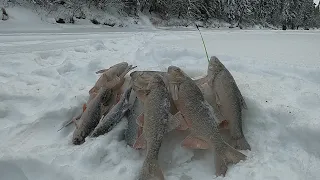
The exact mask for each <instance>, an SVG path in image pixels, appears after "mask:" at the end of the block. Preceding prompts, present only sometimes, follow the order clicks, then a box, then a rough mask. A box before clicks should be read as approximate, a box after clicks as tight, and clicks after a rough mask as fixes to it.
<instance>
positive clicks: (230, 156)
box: [215, 142, 246, 176]
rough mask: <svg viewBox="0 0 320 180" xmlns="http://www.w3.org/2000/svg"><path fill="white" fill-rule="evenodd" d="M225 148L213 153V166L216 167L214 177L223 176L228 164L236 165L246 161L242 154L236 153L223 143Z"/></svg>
mask: <svg viewBox="0 0 320 180" xmlns="http://www.w3.org/2000/svg"><path fill="white" fill-rule="evenodd" d="M224 143H225V145H226V146H227V148H226V149H225V150H223V151H220V152H216V153H215V166H216V175H217V176H220V175H222V176H225V174H226V172H227V170H228V167H227V165H228V164H230V163H231V164H236V163H238V162H240V161H241V160H245V159H246V155H244V154H242V153H241V152H239V151H237V150H236V149H234V148H233V147H231V146H230V145H229V144H227V143H226V142H224Z"/></svg>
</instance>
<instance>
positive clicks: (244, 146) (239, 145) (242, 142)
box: [231, 137, 251, 151]
mask: <svg viewBox="0 0 320 180" xmlns="http://www.w3.org/2000/svg"><path fill="white" fill-rule="evenodd" d="M231 146H232V147H234V148H235V149H239V150H250V151H251V147H250V145H249V143H248V141H247V140H246V138H245V137H242V138H239V139H232V143H231Z"/></svg>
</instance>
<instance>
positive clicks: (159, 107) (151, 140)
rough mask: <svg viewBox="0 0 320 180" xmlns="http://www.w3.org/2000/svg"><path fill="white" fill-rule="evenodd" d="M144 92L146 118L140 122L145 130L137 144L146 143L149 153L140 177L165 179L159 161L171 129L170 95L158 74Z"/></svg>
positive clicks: (140, 179)
mask: <svg viewBox="0 0 320 180" xmlns="http://www.w3.org/2000/svg"><path fill="white" fill-rule="evenodd" d="M144 93H145V94H144V95H145V96H146V97H145V98H144V120H143V122H140V124H141V125H142V126H143V132H142V134H141V136H140V137H139V139H138V140H137V142H136V145H137V146H143V145H144V144H146V149H147V154H146V158H145V160H144V163H143V166H142V170H141V173H140V175H139V178H138V179H139V180H150V179H152V180H153V179H158V180H164V176H163V173H162V170H161V168H160V166H159V163H158V155H159V150H160V147H161V144H162V140H163V137H164V135H165V133H166V132H168V130H170V129H171V127H170V122H169V114H170V112H169V111H170V100H169V98H170V97H169V96H170V95H169V92H168V90H167V88H166V85H165V83H164V82H163V80H162V77H161V76H160V75H158V74H155V75H154V76H153V77H152V79H151V81H150V83H149V85H148V88H147V90H145V91H144ZM140 96H141V94H140Z"/></svg>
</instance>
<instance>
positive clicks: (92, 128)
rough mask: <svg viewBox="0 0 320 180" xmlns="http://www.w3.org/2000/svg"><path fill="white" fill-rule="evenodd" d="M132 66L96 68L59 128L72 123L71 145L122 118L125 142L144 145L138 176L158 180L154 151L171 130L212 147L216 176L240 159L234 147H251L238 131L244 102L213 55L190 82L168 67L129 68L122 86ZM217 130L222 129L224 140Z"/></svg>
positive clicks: (189, 143)
mask: <svg viewBox="0 0 320 180" xmlns="http://www.w3.org/2000/svg"><path fill="white" fill-rule="evenodd" d="M135 68H136V66H132V65H129V64H128V63H127V62H122V63H119V64H116V65H113V66H111V67H110V68H109V69H103V70H100V71H97V72H96V73H97V74H100V73H102V75H101V77H100V78H99V79H98V81H97V82H96V83H95V85H94V87H93V88H92V89H91V90H90V91H89V100H88V102H87V103H86V104H84V105H83V112H82V113H81V114H80V115H79V116H78V117H74V118H73V119H72V120H70V121H68V122H66V123H65V124H64V125H63V126H62V128H63V127H66V126H68V125H69V124H72V123H74V124H75V126H76V128H75V130H74V133H73V138H72V143H73V144H74V145H80V144H82V143H84V142H85V138H86V137H88V136H89V137H97V136H100V135H104V134H106V133H108V132H110V131H111V130H112V129H113V128H114V127H115V126H116V125H117V124H118V123H119V122H121V121H122V120H123V119H127V121H128V126H127V129H126V130H125V132H124V137H125V141H126V142H127V144H128V145H129V146H131V147H132V148H135V149H146V157H145V160H144V163H143V166H142V170H141V172H140V174H139V180H153V179H159V180H164V176H163V172H162V170H161V167H160V166H159V163H158V154H159V150H160V147H161V144H162V140H163V137H164V136H165V135H166V134H167V133H168V132H170V131H172V130H180V131H187V132H189V135H188V136H187V137H186V138H185V139H184V140H183V141H182V142H181V145H182V146H183V147H185V148H191V149H211V150H213V151H214V153H213V154H214V159H215V169H216V175H217V176H220V175H222V176H224V175H225V174H226V172H227V169H228V167H227V165H228V164H230V163H233V164H235V163H238V162H239V161H241V160H245V159H246V156H245V155H244V154H242V153H241V152H239V151H238V150H251V147H250V145H249V143H248V142H247V140H246V139H245V137H244V135H243V132H242V117H241V113H242V110H243V109H247V105H246V103H245V101H244V98H243V96H242V95H241V92H240V90H239V88H238V86H237V84H236V82H235V80H234V78H233V76H232V75H231V73H230V72H229V71H228V70H227V69H226V67H225V66H224V65H223V64H222V63H221V61H220V60H219V59H218V58H217V57H216V56H212V57H211V58H210V61H209V65H208V70H207V75H206V76H205V77H203V78H200V79H196V80H193V79H191V77H189V76H188V75H187V74H186V73H185V72H184V71H183V70H182V69H180V68H179V67H176V66H169V67H168V69H167V72H161V71H133V72H132V73H130V77H128V78H129V83H127V84H125V80H126V78H125V76H126V74H127V73H128V72H130V71H131V70H133V69H135ZM222 131H227V132H228V134H229V135H230V137H231V138H230V142H226V140H224V138H223V137H222V135H221V132H222ZM237 149H238V150H237Z"/></svg>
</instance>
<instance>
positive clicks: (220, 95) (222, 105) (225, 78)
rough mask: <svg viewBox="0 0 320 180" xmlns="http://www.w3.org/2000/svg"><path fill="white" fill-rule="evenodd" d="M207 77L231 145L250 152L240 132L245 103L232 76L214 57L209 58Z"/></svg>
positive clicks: (245, 107)
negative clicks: (225, 124) (229, 135)
mask: <svg viewBox="0 0 320 180" xmlns="http://www.w3.org/2000/svg"><path fill="white" fill-rule="evenodd" d="M208 77H209V80H208V84H209V86H210V87H211V89H212V92H213V94H212V96H214V97H215V100H216V104H217V106H218V108H219V112H221V114H222V116H223V117H224V118H225V119H226V121H227V123H228V125H227V128H228V129H229V130H230V134H231V139H232V142H231V145H232V146H233V147H235V148H236V149H240V150H251V147H250V145H249V143H248V141H247V140H246V138H245V137H244V134H243V131H242V109H247V105H246V102H245V101H244V98H243V96H242V94H241V92H240V90H239V88H238V86H237V84H236V81H235V80H234V78H233V76H232V75H231V73H230V72H229V71H228V69H227V68H226V67H225V66H224V65H223V64H222V63H221V61H220V60H219V59H218V58H217V57H216V56H212V57H211V58H210V61H209V66H208Z"/></svg>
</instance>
